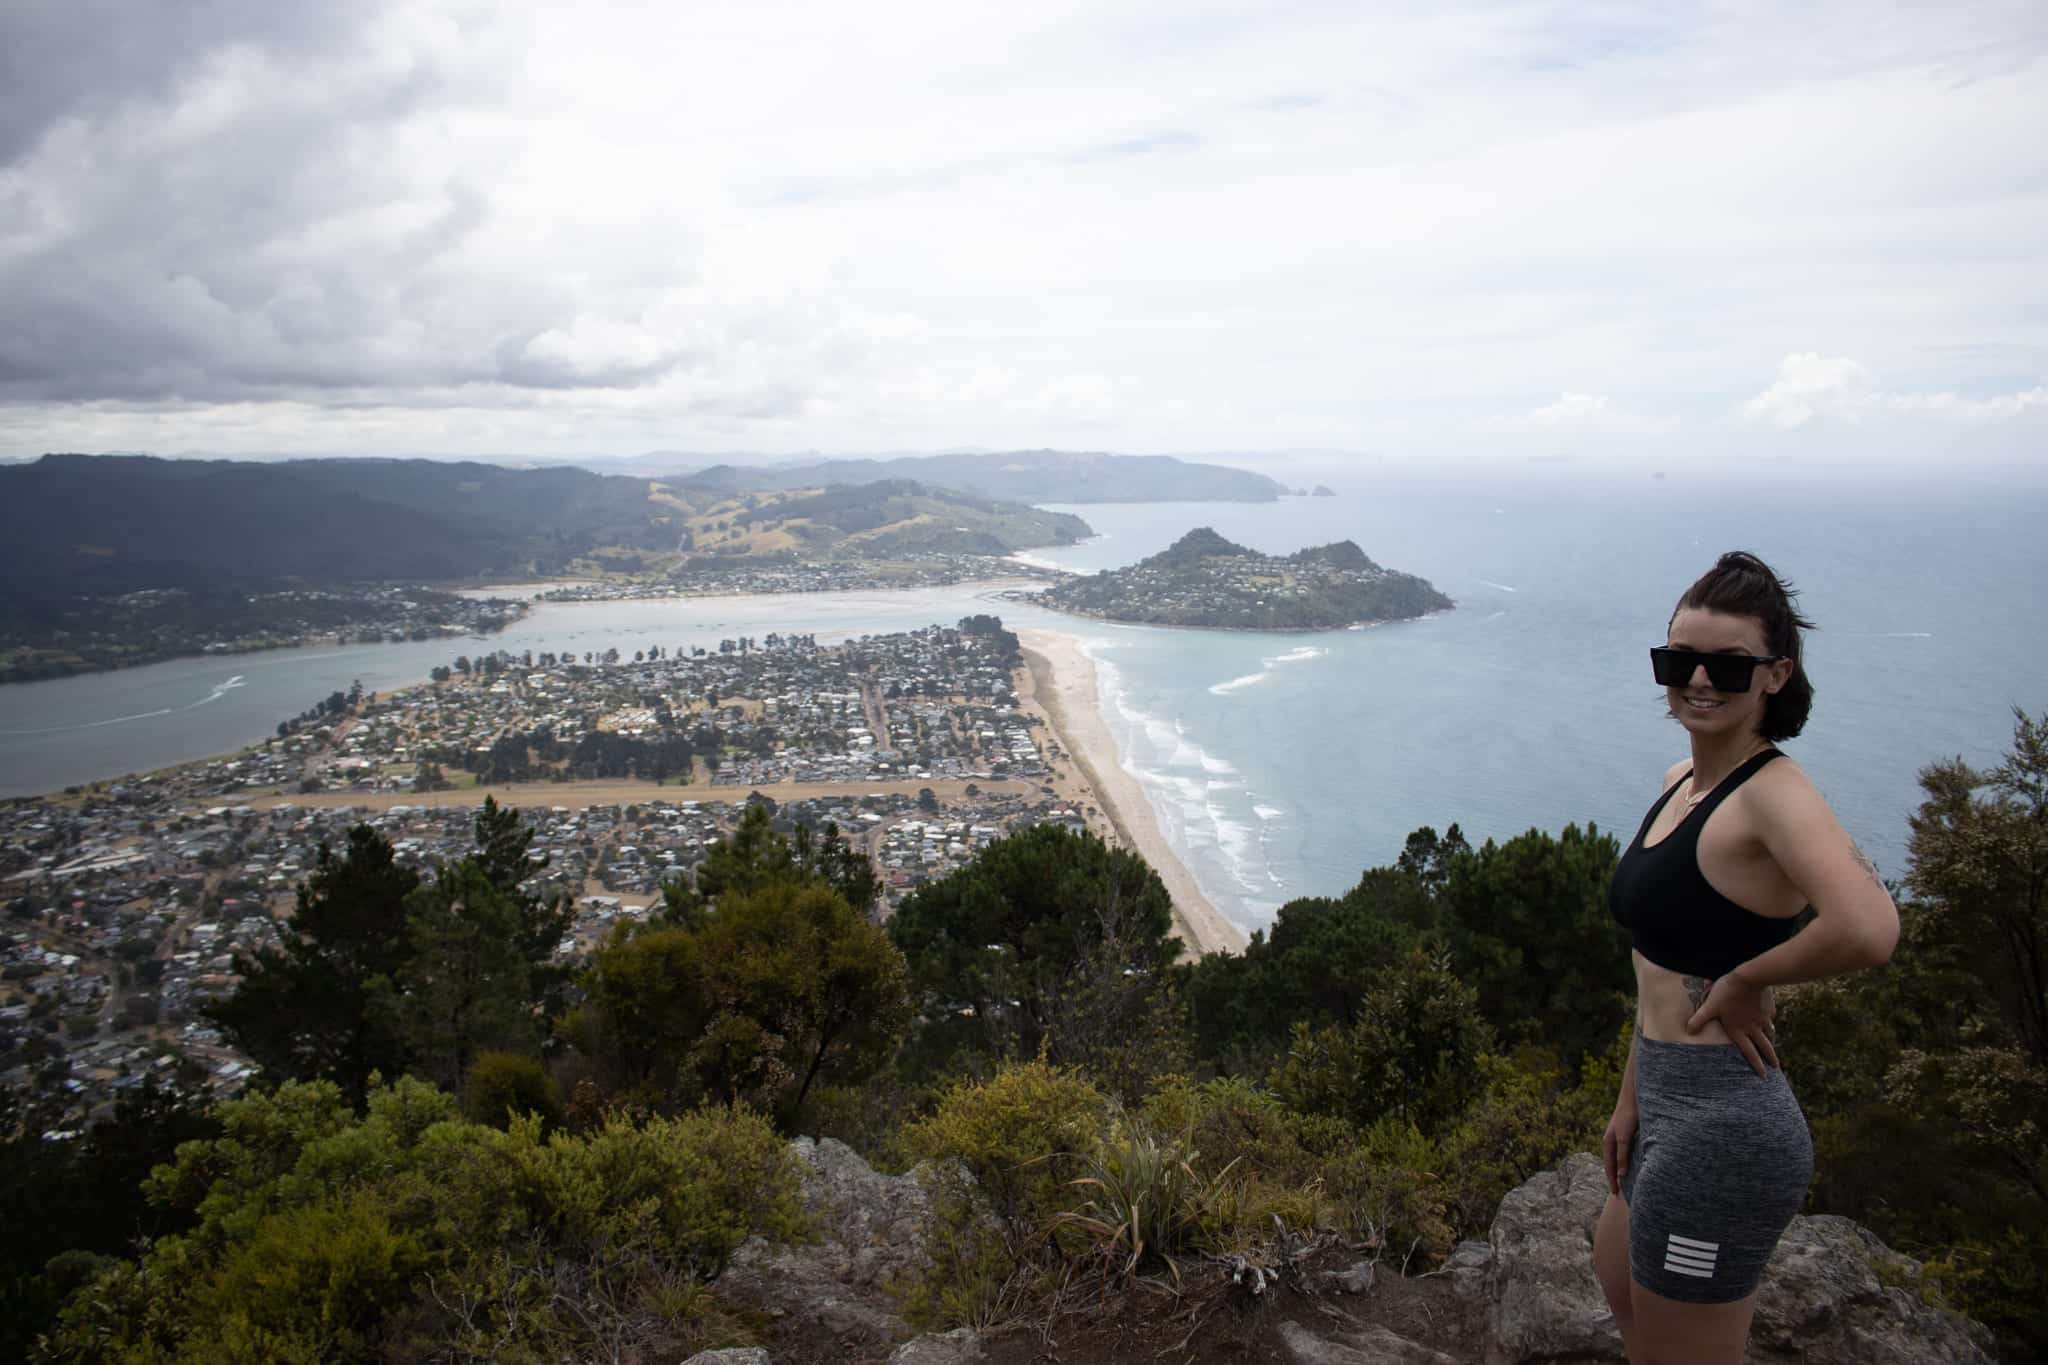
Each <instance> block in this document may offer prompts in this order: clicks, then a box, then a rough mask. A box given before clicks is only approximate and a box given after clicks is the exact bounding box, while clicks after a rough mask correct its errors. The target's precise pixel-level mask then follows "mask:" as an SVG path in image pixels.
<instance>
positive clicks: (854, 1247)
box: [718, 1138, 964, 1360]
mask: <svg viewBox="0 0 2048 1365" xmlns="http://www.w3.org/2000/svg"><path fill="white" fill-rule="evenodd" d="M790 1152H791V1154H792V1155H794V1156H795V1157H796V1158H797V1160H798V1162H799V1164H800V1165H801V1166H802V1169H803V1202H804V1209H805V1212H807V1213H808V1214H809V1215H810V1217H811V1220H812V1222H813V1224H814V1225H815V1227H816V1228H817V1230H818V1233H819V1236H820V1239H821V1240H819V1241H818V1242H815V1243H809V1244H799V1245H781V1244H776V1243H771V1242H767V1241H764V1240H762V1239H761V1238H759V1237H755V1238H751V1239H749V1240H748V1241H747V1242H746V1243H745V1244H744V1245H742V1246H741V1247H740V1249H739V1250H738V1251H737V1252H735V1253H734V1254H733V1258H732V1261H731V1263H730V1264H729V1265H728V1266H727V1267H726V1270H725V1273H724V1274H723V1275H721V1276H719V1280H718V1288H719V1291H720V1292H721V1293H723V1294H725V1295H727V1296H728V1297H731V1298H734V1299H738V1300H741V1301H743V1302H746V1303H749V1304H752V1305H753V1306H754V1307H756V1308H758V1309H760V1310H761V1311H763V1312H765V1313H766V1314H767V1315H768V1316H769V1317H770V1318H772V1319H774V1320H775V1321H776V1322H777V1323H778V1324H779V1325H781V1326H783V1327H785V1328H793V1329H796V1330H798V1331H799V1332H800V1333H801V1334H803V1335H806V1336H816V1335H818V1334H820V1333H822V1334H826V1335H829V1336H832V1337H835V1338H837V1339H839V1340H840V1341H843V1342H845V1343H847V1344H848V1345H849V1347H858V1348H860V1349H861V1350H864V1351H868V1352H872V1353H877V1354H879V1353H880V1351H882V1350H885V1349H887V1347H888V1346H889V1344H890V1343H892V1342H894V1341H897V1340H899V1339H901V1338H902V1337H904V1336H906V1335H908V1328H907V1327H906V1326H905V1324H904V1322H903V1319H902V1318H901V1317H899V1316H897V1314H896V1312H895V1309H894V1306H893V1305H892V1304H891V1302H890V1300H889V1299H888V1297H887V1295H886V1293H885V1286H886V1285H887V1284H888V1282H889V1281H890V1280H891V1279H893V1278H895V1277H896V1276H898V1275H900V1274H904V1273H906V1272H915V1271H918V1270H922V1269H923V1268H924V1267H925V1265H926V1259H925V1250H924V1245H925V1218H926V1216H927V1214H928V1213H929V1212H930V1209H931V1199H930V1196H929V1195H928V1194H926V1192H925V1189H924V1186H923V1185H922V1184H921V1183H920V1182H919V1181H918V1179H917V1176H916V1174H915V1173H912V1174H910V1175H900V1176H890V1175H881V1174H878V1173H877V1172H876V1171H875V1170H874V1169H873V1168H871V1167H870V1166H869V1165H868V1164H867V1162H865V1161H863V1160H861V1159H860V1156H859V1155H858V1154H857V1153H855V1152H854V1151H853V1149H852V1148H850V1147H848V1146H846V1144H844V1143H842V1142H838V1141H835V1140H834V1139H832V1138H826V1139H824V1140H823V1141H819V1142H813V1141H811V1139H809V1138H798V1139H797V1140H796V1141H795V1142H792V1143H791V1144H790ZM963 1358H964V1357H963ZM933 1359H934V1360H937V1359H939V1358H938V1357H934V1358H933Z"/></svg>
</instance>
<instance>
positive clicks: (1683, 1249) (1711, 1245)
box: [1664, 1233, 1721, 1280]
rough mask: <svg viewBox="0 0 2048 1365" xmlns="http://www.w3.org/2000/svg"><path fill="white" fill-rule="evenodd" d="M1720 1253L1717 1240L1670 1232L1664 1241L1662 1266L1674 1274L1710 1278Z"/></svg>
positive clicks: (1699, 1278)
mask: <svg viewBox="0 0 2048 1365" xmlns="http://www.w3.org/2000/svg"><path fill="white" fill-rule="evenodd" d="M1720 1255H1721V1244H1720V1243H1719V1242H1702V1241H1698V1240H1697V1239H1695V1238H1691V1237H1680V1236H1679V1235H1678V1234H1677V1233H1672V1234H1671V1236H1669V1237H1668V1238H1666V1239H1665V1243H1664V1268H1665V1269H1666V1270H1668V1271H1670V1272H1672V1273H1673V1274H1675V1275H1690V1276H1692V1277H1693V1278H1694V1279H1696V1280H1711V1279H1713V1278H1714V1262H1715V1261H1717V1260H1719V1259H1720Z"/></svg>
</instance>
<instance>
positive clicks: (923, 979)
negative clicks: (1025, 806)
mask: <svg viewBox="0 0 2048 1365" xmlns="http://www.w3.org/2000/svg"><path fill="white" fill-rule="evenodd" d="M1111 924H1114V925H1118V926H1122V927H1121V929H1120V930H1119V932H1120V934H1121V935H1122V938H1123V942H1124V944H1125V951H1126V953H1127V956H1126V958H1125V960H1124V961H1122V962H1121V963H1120V964H1118V965H1117V967H1116V970H1117V972H1118V973H1121V972H1123V971H1124V970H1126V969H1128V970H1129V971H1131V972H1132V973H1134V974H1140V975H1145V976H1150V977H1157V976H1162V975H1164V973H1165V970H1166V968H1167V967H1168V965H1169V964H1170V963H1172V961H1173V960H1174V958H1175V956H1176V955H1177V953H1178V950H1179V945H1178V943H1177V942H1176V941H1175V940H1174V939H1173V937H1172V927H1173V902H1172V899H1171V897H1170V896H1169V895H1168V894H1167V890H1166V887H1165V885H1164V883H1162V882H1161V881H1160V880H1159V874H1158V873H1156V872H1154V871H1153V870H1152V869H1151V868H1150V867H1148V866H1147V865H1146V864H1145V861H1144V859H1142V858H1140V857H1139V856H1138V855H1137V854H1135V853H1132V852H1129V851H1127V850H1124V849H1111V848H1109V847H1107V846H1106V845H1105V844H1104V843H1103V842H1102V840H1101V839H1099V838H1097V837H1096V836H1095V835H1093V834H1090V833H1074V832H1072V831H1070V830H1068V829H1067V828H1066V827H1065V826H1063V825H1053V824H1046V825H1033V826H1031V827H1029V828H1027V829H1024V830H1020V831H1018V832H1017V833H1014V834H1011V835H1009V836H1008V837H1006V838H1002V839H998V840H996V841H995V842H994V843H991V844H990V845H989V846H988V847H987V848H985V849H983V850H982V851H981V853H980V855H979V856H977V857H976V858H975V859H974V861H973V862H971V863H969V864H967V866H965V867H963V868H961V869H959V870H958V871H956V872H954V873H952V874H951V875H949V876H946V877H944V878H941V879H940V880H938V881H936V882H931V883H928V884H927V885H925V886H922V887H920V888H918V889H917V891H915V892H913V893H912V894H911V895H910V896H909V897H908V898H907V899H906V900H905V901H904V902H903V904H902V905H901V906H900V907H898V909H897V911H896V914H895V917H894V918H892V919H891V920H890V921H889V933H890V936H891V937H892V938H894V939H895V941H896V943H897V945H898V946H899V947H901V948H902V949H903V952H904V956H905V957H906V958H907V959H908V960H909V962H910V967H911V976H912V980H913V982H914V984H915V986H916V989H917V990H918V992H919V993H920V995H921V996H922V997H923V999H924V1004H925V1017H926V1019H927V1021H928V1023H929V1024H931V1025H933V1026H935V1027H938V1028H941V1029H952V1028H956V1027H957V1025H955V1024H954V1023H952V1022H951V1021H954V1020H957V1019H959V1018H961V1017H962V1016H961V1015H960V1010H961V1008H962V1007H963V1006H966V1007H970V1008H971V1009H972V1011H973V1014H972V1016H971V1017H972V1019H973V1020H974V1021H975V1024H976V1026H977V1028H978V1030H979V1032H980V1034H981V1038H980V1042H981V1046H983V1047H984V1048H985V1049H986V1050H987V1051H989V1052H991V1053H993V1054H994V1055H995V1056H997V1057H1001V1058H1019V1057H1030V1056H1033V1055H1035V1054H1036V1053H1037V1051H1038V1048H1039V1044H1040V1043H1041V1042H1042V1041H1047V1040H1048V1036H1049V1029H1050V1026H1051V1024H1052V1020H1053V1014H1054V1006H1055V1003H1056V997H1057V996H1058V994H1059V993H1060V992H1061V991H1062V990H1063V989H1064V987H1065V984H1066V983H1067V981H1068V979H1069V978H1070V977H1071V976H1073V974H1074V973H1075V971H1076V970H1077V968H1078V966H1079V964H1081V963H1083V962H1084V961H1086V960H1087V958H1088V956H1089V954H1090V952H1091V950H1093V949H1094V948H1095V947H1096V946H1097V945H1098V944H1100V943H1102V942H1103V941H1104V938H1105V926H1106V925H1111Z"/></svg>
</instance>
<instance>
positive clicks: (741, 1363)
mask: <svg viewBox="0 0 2048 1365" xmlns="http://www.w3.org/2000/svg"><path fill="white" fill-rule="evenodd" d="M683 1365H774V1363H773V1362H772V1361H770V1360H769V1359H768V1353H767V1352H766V1351H764V1350H762V1349H761V1348H760V1347H758V1346H728V1347H726V1348H725V1349H724V1350H722V1351H699V1352H697V1354H695V1355H693V1356H691V1357H690V1358H689V1359H688V1360H686V1361H684V1362H683Z"/></svg>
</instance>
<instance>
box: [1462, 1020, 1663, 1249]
mask: <svg viewBox="0 0 2048 1365" xmlns="http://www.w3.org/2000/svg"><path fill="white" fill-rule="evenodd" d="M1629 1037H1630V1030H1629V1029H1627V1028H1624V1029H1623V1030H1622V1033H1621V1037H1620V1039H1619V1040H1618V1041H1617V1043H1616V1044H1615V1045H1614V1047H1613V1048H1612V1049H1610V1050H1609V1051H1608V1052H1607V1053H1606V1054H1604V1055H1603V1054H1589V1055H1588V1056H1587V1058H1586V1064H1585V1078H1584V1079H1583V1080H1582V1081H1581V1082H1580V1083H1579V1084H1578V1085H1576V1086H1572V1085H1569V1084H1568V1083H1567V1079H1566V1076H1565V1073H1564V1068H1563V1066H1562V1065H1561V1064H1560V1063H1559V1062H1558V1060H1557V1058H1556V1057H1555V1056H1554V1055H1553V1054H1551V1053H1549V1052H1547V1051H1544V1050H1542V1049H1539V1048H1534V1047H1526V1048H1522V1049H1519V1050H1517V1052H1516V1053H1515V1055H1514V1056H1513V1057H1512V1058H1503V1057H1482V1058H1480V1059H1479V1066H1478V1074H1479V1076H1480V1078H1481V1080H1482V1081H1483V1083H1484V1085H1485V1089H1484V1091H1483V1092H1482V1093H1481V1094H1480V1097H1479V1099H1478V1101H1477V1102H1476V1103H1474V1104H1473V1106H1472V1107H1471V1108H1470V1109H1469V1110H1467V1111H1466V1112H1465V1116H1464V1117H1463V1118H1462V1119H1460V1120H1459V1121H1458V1122H1457V1123H1456V1124H1455V1125H1453V1126H1452V1127H1451V1128H1450V1129H1449V1131H1447V1132H1446V1133H1444V1134H1443V1136H1442V1138H1441V1140H1440V1143H1439V1145H1440V1146H1441V1148H1442V1151H1443V1163H1442V1166H1441V1168H1440V1169H1441V1170H1442V1171H1443V1173H1444V1186H1445V1194H1446V1197H1447V1198H1448V1200H1449V1205H1450V1211H1451V1215H1452V1220H1453V1222H1454V1223H1455V1225H1456V1228H1457V1231H1458V1235H1459V1236H1462V1237H1483V1236H1485V1235H1486V1229H1487V1228H1489V1227H1491V1226H1492V1224H1493V1215H1494V1211H1495V1210H1496V1209H1498V1208H1499V1207H1500V1201H1501V1198H1502V1196H1504V1195H1505V1194H1507V1192H1508V1191H1509V1190H1512V1189H1513V1188H1515V1186H1517V1185H1519V1184H1521V1183H1522V1182H1523V1181H1525V1180H1527V1179H1528V1178H1529V1177H1531V1176H1533V1175H1535V1174H1536V1173H1537V1172H1539V1171H1545V1170H1548V1169H1550V1168H1551V1167H1552V1166H1555V1165H1556V1164H1557V1163H1558V1162H1559V1161H1560V1160H1562V1159H1563V1158H1564V1157H1565V1156H1566V1155H1567V1154H1568V1153H1571V1152H1585V1151H1598V1150H1599V1148H1600V1134H1601V1132H1602V1130H1603V1129H1605V1127H1606V1126H1607V1119H1608V1116H1609V1115H1610V1114H1612V1113H1613V1112H1614V1101H1615V1096H1616V1093H1617V1092H1618V1090H1619V1089H1620V1085H1621V1068H1623V1067H1625V1066H1626V1065H1627V1064H1628V1047H1629Z"/></svg>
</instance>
